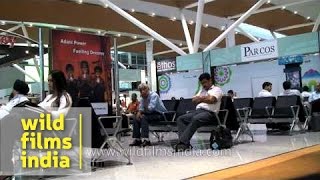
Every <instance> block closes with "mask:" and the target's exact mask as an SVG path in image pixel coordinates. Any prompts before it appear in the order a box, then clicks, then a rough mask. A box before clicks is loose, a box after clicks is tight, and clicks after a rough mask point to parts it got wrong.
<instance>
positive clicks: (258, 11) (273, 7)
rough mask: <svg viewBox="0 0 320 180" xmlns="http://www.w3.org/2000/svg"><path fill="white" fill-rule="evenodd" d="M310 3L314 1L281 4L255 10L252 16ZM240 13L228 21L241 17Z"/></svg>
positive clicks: (306, 0)
mask: <svg viewBox="0 0 320 180" xmlns="http://www.w3.org/2000/svg"><path fill="white" fill-rule="evenodd" d="M311 1H316V0H300V1H298V2H292V3H287V4H282V5H277V6H271V7H268V8H263V9H259V10H256V11H255V12H254V13H252V14H258V13H262V12H267V11H272V10H276V9H281V8H282V7H283V6H286V7H288V6H294V5H298V4H302V3H307V2H311ZM241 15H242V13H241V14H237V15H234V16H229V17H228V19H236V18H239V17H241Z"/></svg>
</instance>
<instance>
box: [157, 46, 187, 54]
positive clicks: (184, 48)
mask: <svg viewBox="0 0 320 180" xmlns="http://www.w3.org/2000/svg"><path fill="white" fill-rule="evenodd" d="M181 49H182V50H186V49H188V47H183V48H181ZM173 52H174V51H173V50H167V51H161V52H157V53H154V54H153V56H159V55H163V54H168V53H173Z"/></svg>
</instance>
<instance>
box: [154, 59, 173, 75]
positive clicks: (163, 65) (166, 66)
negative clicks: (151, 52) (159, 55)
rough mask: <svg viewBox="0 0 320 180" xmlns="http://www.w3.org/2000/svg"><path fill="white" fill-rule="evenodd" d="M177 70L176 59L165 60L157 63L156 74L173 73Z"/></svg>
mask: <svg viewBox="0 0 320 180" xmlns="http://www.w3.org/2000/svg"><path fill="white" fill-rule="evenodd" d="M176 70H177V65H176V59H175V58H174V59H166V60H161V61H157V72H158V73H164V72H175V71H176Z"/></svg>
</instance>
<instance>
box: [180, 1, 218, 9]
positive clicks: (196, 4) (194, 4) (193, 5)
mask: <svg viewBox="0 0 320 180" xmlns="http://www.w3.org/2000/svg"><path fill="white" fill-rule="evenodd" d="M212 1H215V0H204V3H205V4H206V3H209V2H212ZM197 6H198V2H195V3H191V4H189V5H186V6H185V7H184V9H190V8H193V7H197Z"/></svg>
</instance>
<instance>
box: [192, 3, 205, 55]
mask: <svg viewBox="0 0 320 180" xmlns="http://www.w3.org/2000/svg"><path fill="white" fill-rule="evenodd" d="M204 1H205V0H198V10H197V20H196V27H195V33H194V38H193V49H194V52H198V49H199V43H200V35H201V28H202V16H203V8H204Z"/></svg>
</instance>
